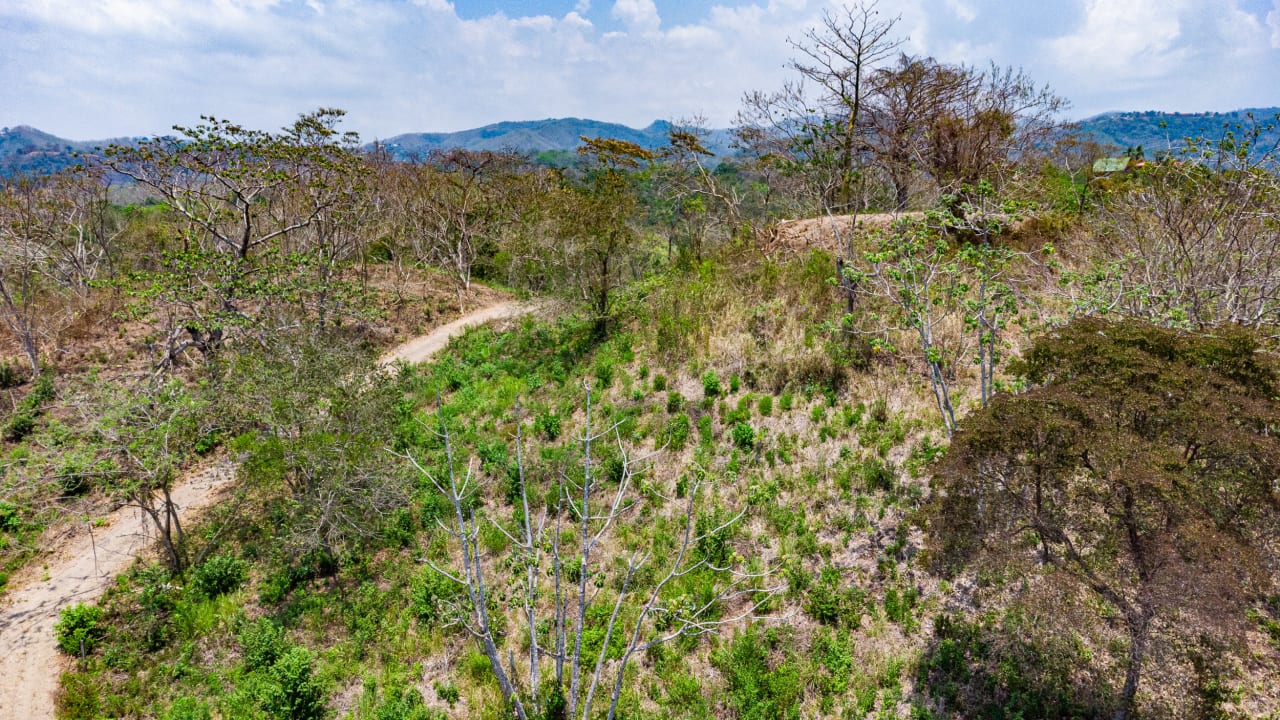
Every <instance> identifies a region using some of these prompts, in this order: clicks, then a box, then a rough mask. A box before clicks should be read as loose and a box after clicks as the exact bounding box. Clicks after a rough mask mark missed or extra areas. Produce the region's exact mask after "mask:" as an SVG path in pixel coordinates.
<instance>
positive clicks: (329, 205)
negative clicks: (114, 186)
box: [105, 109, 366, 363]
mask: <svg viewBox="0 0 1280 720" xmlns="http://www.w3.org/2000/svg"><path fill="white" fill-rule="evenodd" d="M342 115H343V112H342V111H341V110H333V109H321V110H318V111H316V112H313V113H310V114H306V115H302V116H301V117H300V118H299V119H298V121H297V122H295V123H294V124H293V125H291V126H289V127H287V128H285V129H284V130H283V131H281V132H279V133H270V132H264V131H260V130H252V129H249V128H245V127H243V126H241V125H238V124H235V123H232V122H230V121H227V120H219V119H216V118H212V117H205V118H203V120H204V122H203V123H202V124H199V125H196V126H194V127H191V128H186V127H175V130H177V131H178V132H179V133H180V137H164V138H156V139H150V140H145V141H142V142H140V143H138V144H137V145H134V146H119V145H113V146H110V147H108V148H107V150H106V161H105V162H106V163H107V165H108V166H109V167H110V168H111V169H112V170H113V171H115V172H117V173H120V174H122V175H125V176H126V177H129V178H132V179H133V180H134V181H136V182H137V183H139V184H140V185H142V186H143V187H145V188H147V189H148V190H149V191H151V192H154V193H156V194H157V195H158V196H159V199H160V200H161V201H162V202H164V203H165V204H166V205H167V206H168V208H169V209H170V211H171V213H172V215H173V217H175V218H176V219H177V220H178V222H177V224H176V225H175V226H174V227H173V230H172V233H173V235H172V237H170V238H169V239H168V244H167V246H166V247H167V249H166V250H165V252H164V253H163V254H162V257H161V258H160V261H159V262H158V263H157V264H155V265H153V266H152V267H151V268H149V269H145V270H144V271H142V272H140V273H138V275H137V277H136V278H134V279H135V281H136V284H135V286H134V287H133V290H134V292H135V293H136V294H137V295H138V296H139V297H140V298H141V299H142V300H143V301H144V302H146V303H149V304H150V305H151V308H149V309H154V311H155V315H156V316H157V318H158V319H159V320H160V322H161V325H162V331H163V333H164V335H165V338H164V353H165V356H164V362H165V363H173V362H175V361H177V360H178V359H179V357H180V356H181V355H182V354H183V353H184V352H185V351H187V350H189V349H195V350H197V351H199V352H201V353H202V354H204V355H209V354H210V353H212V352H213V351H214V350H216V349H217V348H218V347H220V346H221V345H222V344H223V343H224V342H225V341H226V340H228V339H229V336H230V335H231V334H234V331H237V330H241V331H253V332H255V333H256V334H258V335H259V336H263V335H267V334H270V333H271V332H274V331H276V330H278V329H279V328H281V327H286V326H288V325H290V324H292V319H294V318H296V317H297V314H298V313H299V312H300V313H301V314H302V316H303V317H304V318H306V319H309V320H315V321H318V322H319V324H320V325H324V324H326V323H327V322H328V321H329V320H330V319H331V314H332V312H333V311H334V310H335V308H337V307H340V306H342V305H343V304H344V303H343V300H345V299H346V298H344V297H343V296H344V293H343V292H340V291H339V288H338V284H339V280H340V277H339V275H338V273H336V272H335V271H336V269H337V267H338V266H339V265H340V263H342V262H343V261H344V260H347V259H349V258H351V257H353V256H355V255H356V254H357V253H356V250H357V249H358V247H357V245H358V243H357V242H356V241H357V240H358V236H357V235H355V234H353V233H349V232H346V229H347V228H348V226H349V223H350V222H353V221H354V220H355V219H356V218H358V217H359V216H360V213H358V212H354V211H353V206H354V205H355V204H357V198H358V197H359V196H360V195H361V189H362V186H363V177H364V175H365V172H366V169H365V166H364V165H363V163H362V162H361V161H360V159H359V157H358V156H357V155H356V148H357V146H358V142H359V138H358V137H357V136H356V135H355V134H354V133H340V132H339V131H338V130H337V123H338V122H339V120H340V119H341V118H342ZM289 316H292V317H289Z"/></svg>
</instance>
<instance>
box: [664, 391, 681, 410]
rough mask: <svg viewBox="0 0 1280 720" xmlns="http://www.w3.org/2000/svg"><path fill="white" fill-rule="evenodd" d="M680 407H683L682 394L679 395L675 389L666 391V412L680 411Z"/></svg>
mask: <svg viewBox="0 0 1280 720" xmlns="http://www.w3.org/2000/svg"><path fill="white" fill-rule="evenodd" d="M682 407H684V396H683V395H681V394H680V393H679V392H677V391H675V390H672V391H671V392H669V393H667V412H668V413H677V412H680V408H682Z"/></svg>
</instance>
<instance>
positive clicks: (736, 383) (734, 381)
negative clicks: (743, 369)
mask: <svg viewBox="0 0 1280 720" xmlns="http://www.w3.org/2000/svg"><path fill="white" fill-rule="evenodd" d="M741 387H742V378H740V377H738V376H737V374H736V373H735V374H733V375H730V376H729V392H730V393H731V394H732V393H736V392H738V390H739V389H740V388H741Z"/></svg>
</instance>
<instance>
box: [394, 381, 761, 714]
mask: <svg viewBox="0 0 1280 720" xmlns="http://www.w3.org/2000/svg"><path fill="white" fill-rule="evenodd" d="M585 407H586V427H585V429H584V431H583V434H582V436H581V437H580V438H579V440H580V441H581V443H582V447H583V459H582V468H583V475H582V480H581V481H580V482H579V481H577V480H574V479H571V478H569V477H568V476H567V475H565V476H564V477H563V478H562V481H561V483H560V484H559V494H558V500H557V502H556V505H555V507H553V508H549V509H547V510H545V511H544V512H543V514H542V515H541V516H540V517H538V518H537V519H536V520H535V519H534V517H533V515H532V514H531V512H530V507H529V500H528V491H527V488H526V485H525V476H524V455H523V450H522V448H521V446H522V438H521V436H520V434H519V433H517V437H516V458H517V467H518V469H519V480H520V499H519V502H520V504H521V509H522V510H523V521H522V523H521V526H520V528H519V529H518V530H517V531H516V532H515V533H514V534H513V533H510V532H508V530H507V529H506V528H505V527H504V526H503V524H502V523H501V522H498V521H497V519H496V518H489V520H490V521H491V522H493V523H494V524H495V526H496V527H498V528H500V529H501V530H502V532H503V533H506V534H507V537H508V538H509V539H510V540H511V542H512V544H513V546H514V547H515V549H516V553H515V557H516V560H517V562H516V565H517V566H518V567H520V568H522V569H523V572H522V573H520V577H519V578H517V581H516V582H517V584H520V585H522V586H523V587H522V588H521V591H520V597H521V607H520V608H519V613H520V614H521V615H522V616H523V617H522V620H523V622H524V623H525V624H526V630H527V632H528V634H529V637H530V638H531V639H530V648H529V656H528V670H527V671H526V672H525V673H524V675H523V677H522V676H521V673H520V671H519V670H518V669H517V667H516V663H515V657H514V653H513V652H512V651H510V650H508V651H507V654H506V657H503V653H502V647H501V644H502V643H501V638H500V637H499V636H498V634H497V632H496V631H495V629H494V623H493V621H492V618H491V616H490V613H491V612H492V611H493V606H492V604H491V602H490V601H491V599H492V598H493V592H494V591H493V587H494V583H493V581H492V578H491V577H490V575H491V571H490V570H489V569H487V568H486V559H485V558H484V557H483V556H482V555H483V554H482V552H481V548H480V543H479V541H478V538H479V532H480V527H481V524H482V523H483V522H484V518H478V517H477V515H476V513H475V511H474V510H473V509H471V508H473V507H474V503H473V502H471V499H472V497H473V496H474V494H475V493H477V492H479V490H480V484H479V483H480V481H479V479H478V477H477V474H476V472H475V471H474V467H473V465H471V464H469V465H468V467H467V471H466V472H465V473H464V474H459V473H456V472H455V470H454V467H455V463H454V448H453V444H452V438H451V435H450V433H449V429H448V427H447V424H446V423H445V420H444V417H443V414H441V416H440V427H439V430H438V432H439V434H440V436H441V438H442V439H443V441H444V445H445V451H446V452H445V455H446V462H447V464H448V468H447V469H446V471H445V472H444V473H439V474H438V473H434V472H432V471H431V470H430V469H428V468H427V467H424V466H423V465H421V464H420V463H418V461H417V460H415V459H414V458H412V457H411V456H410V457H409V460H410V461H411V462H412V463H413V464H414V466H415V467H417V469H418V471H419V472H421V473H422V474H423V475H424V476H425V477H427V478H428V479H429V481H430V482H431V483H432V484H433V485H434V486H435V488H436V489H437V490H438V491H439V492H440V493H441V494H442V495H444V496H445V498H447V499H448V500H449V502H450V504H451V507H452V509H453V517H452V518H451V520H450V522H449V523H448V524H447V525H446V524H445V523H441V526H442V527H443V528H444V529H445V530H446V531H447V532H448V533H449V534H450V535H451V536H452V537H453V538H454V539H455V540H456V541H457V542H458V545H459V547H460V550H461V562H460V565H461V568H460V569H459V568H443V567H440V566H438V565H434V564H433V565H432V567H433V569H434V570H435V571H436V572H439V573H441V574H442V575H444V576H446V577H447V578H449V579H450V580H452V581H453V582H454V583H456V584H457V585H458V586H459V587H460V588H461V589H462V591H463V592H462V594H461V596H460V599H459V600H458V601H456V602H453V603H452V605H451V611H452V612H451V615H452V617H453V619H454V620H455V622H457V624H459V625H460V626H461V627H462V628H463V629H465V630H466V632H467V633H468V634H469V635H470V636H471V637H472V638H474V639H475V640H476V641H477V642H478V643H479V644H480V646H481V649H482V650H483V652H484V653H485V655H486V656H487V657H488V659H489V665H490V667H491V668H492V670H493V673H494V675H495V676H496V677H497V679H498V686H499V688H500V689H501V691H502V695H503V698H504V699H505V700H506V701H507V702H508V703H509V704H510V706H511V708H512V710H513V712H514V713H515V714H516V716H517V717H520V718H522V719H523V718H528V717H530V716H531V715H534V714H536V713H537V712H540V711H541V708H542V707H543V705H544V703H546V702H547V700H548V698H547V697H545V696H543V695H541V694H540V691H541V686H542V683H541V681H540V678H541V677H542V672H543V669H544V668H543V667H542V665H543V663H544V661H551V662H552V663H553V666H554V673H555V682H556V687H558V688H561V690H559V692H565V685H566V681H567V693H566V695H565V696H564V699H565V702H566V710H567V712H566V716H567V717H581V718H583V720H586V719H587V718H590V717H593V715H592V705H593V703H594V701H595V698H596V694H597V691H598V690H600V689H601V686H602V684H603V685H604V687H605V688H606V689H607V691H608V692H609V710H608V713H607V715H606V717H608V718H609V719H610V720H612V718H613V717H614V716H615V713H616V710H617V704H618V699H619V697H620V696H621V694H622V690H623V686H624V682H625V675H626V669H627V666H628V663H630V661H631V660H632V659H633V658H634V656H635V655H636V654H637V653H642V652H644V651H646V650H648V649H649V648H652V647H654V646H656V645H659V644H662V643H666V642H669V641H671V640H674V639H676V638H678V637H681V636H688V635H698V634H703V633H710V632H714V631H716V630H718V629H719V628H720V627H722V626H724V625H726V624H732V623H737V622H741V621H746V620H749V619H751V618H754V617H755V616H756V614H757V612H758V611H759V610H760V608H761V607H762V605H763V604H764V603H765V602H766V601H767V600H768V599H769V598H770V597H771V596H772V595H773V594H774V593H775V592H777V590H778V588H771V587H763V586H762V583H763V581H765V580H766V578H767V576H768V575H769V572H767V571H765V572H746V571H740V570H737V569H735V568H732V567H727V566H726V567H719V566H717V565H715V564H714V563H713V561H712V560H711V559H709V558H708V557H706V556H704V555H701V554H700V553H699V552H698V551H697V548H698V547H699V544H700V542H703V541H705V540H707V539H708V538H709V537H712V536H715V535H717V534H719V533H723V532H726V531H727V530H729V529H730V528H731V527H732V526H733V525H734V524H735V523H737V522H738V520H739V519H740V518H741V513H739V514H738V515H735V516H733V517H730V518H728V519H726V520H723V521H722V522H715V523H712V524H710V526H707V525H703V526H701V527H700V526H699V523H698V522H697V514H696V512H695V511H696V509H697V499H698V498H699V496H700V490H702V481H701V480H700V479H698V478H697V477H695V479H694V480H693V481H692V482H691V484H690V487H689V488H688V489H687V495H686V498H685V500H684V502H683V508H682V510H681V511H680V514H679V517H678V522H679V525H680V532H681V534H680V536H679V538H678V539H677V540H676V545H675V548H674V550H671V551H669V552H668V553H667V557H665V558H658V557H655V555H654V550H653V549H649V550H636V551H634V552H633V553H632V554H631V555H630V556H629V557H627V558H626V559H625V569H624V570H623V571H622V575H621V578H620V582H619V583H615V585H617V586H618V589H617V597H616V598H614V600H613V603H612V608H611V609H610V610H609V616H608V620H607V621H606V623H605V625H604V631H605V638H604V642H603V644H602V646H601V648H600V651H599V652H598V653H597V654H596V655H595V656H594V657H590V656H588V655H587V654H586V653H585V651H584V648H583V637H584V633H585V631H586V630H587V621H588V610H589V609H590V608H591V607H592V606H593V605H594V604H595V603H597V602H598V601H600V600H601V593H602V588H600V587H597V586H595V584H594V583H593V581H592V578H593V577H595V576H597V575H598V573H600V572H601V571H602V566H603V565H604V562H605V560H606V559H608V557H609V556H608V555H606V554H605V550H604V548H603V547H602V545H603V543H604V542H605V539H606V538H607V537H608V536H609V534H610V531H611V530H612V529H613V528H614V527H616V525H617V524H618V522H619V521H620V520H621V519H623V518H624V517H626V516H627V515H629V514H630V513H631V512H632V511H634V510H635V509H636V508H637V506H638V505H639V499H638V498H637V488H636V487H635V486H636V479H637V478H636V476H637V474H638V472H639V471H640V469H641V468H642V467H643V465H644V463H645V460H644V459H640V458H637V459H632V458H629V457H628V456H627V453H626V448H625V447H624V445H623V443H622V441H621V438H620V437H619V435H618V433H617V428H616V426H615V427H610V428H609V429H607V430H605V431H602V432H600V431H595V430H593V428H592V415H591V414H592V410H593V408H592V404H591V394H590V390H589V389H588V390H587V399H586V406H585ZM610 439H611V440H612V442H616V443H617V445H618V450H619V453H620V456H621V458H622V471H621V474H620V476H619V477H618V478H617V486H616V487H612V488H610V487H608V486H607V485H606V483H605V481H604V479H603V478H602V473H601V471H600V470H601V469H600V468H598V467H597V466H596V463H595V459H594V456H593V449H592V448H593V445H594V444H597V443H599V442H601V441H610ZM571 526H576V528H577V539H576V543H575V544H573V545H571V546H567V545H565V544H563V543H562V540H561V530H562V529H566V528H567V527H571ZM548 564H549V565H550V567H549V568H548V567H547V566H548ZM571 567H572V570H571ZM651 567H652V568H656V569H657V570H656V572H655V574H654V575H653V576H652V577H653V578H655V579H654V580H653V582H652V584H651V585H650V586H649V587H647V588H645V587H644V583H643V582H641V580H640V578H639V574H640V573H641V571H642V570H648V569H649V568H651ZM700 571H713V572H716V573H719V574H722V575H723V576H724V577H726V578H727V579H726V580H725V581H724V582H723V583H721V584H720V585H718V586H717V587H716V588H715V591H714V593H713V596H712V597H711V599H710V600H707V601H705V602H692V603H680V602H672V601H670V600H669V599H667V598H664V597H663V591H664V589H666V588H668V587H669V586H670V585H671V584H672V583H674V582H677V581H678V580H679V579H680V578H682V577H685V576H688V575H690V574H692V573H696V572H700ZM544 575H549V577H550V578H551V588H550V600H551V603H550V604H551V608H550V609H549V610H548V609H547V608H545V607H542V606H540V605H539V604H538V603H537V599H538V598H540V597H544V596H546V594H547V593H545V592H544V587H543V584H544V582H545V581H544V580H543V577H544ZM572 575H576V578H574V577H571V576H572ZM629 602H635V603H637V604H638V608H639V610H638V614H636V616H635V617H634V619H627V620H624V619H623V617H624V613H623V610H624V607H626V606H627V604H628V603H629ZM729 603H736V604H737V605H738V609H737V610H736V611H735V612H734V613H732V614H731V615H730V616H729V617H719V615H718V613H717V612H716V611H717V610H718V609H719V608H720V606H722V605H724V604H729ZM497 611H498V612H506V609H505V608H502V607H500V606H498V608H497ZM548 612H549V614H550V617H549V618H546V619H547V620H549V624H550V626H551V629H552V635H553V638H554V639H553V641H552V643H551V644H552V646H551V647H544V646H542V645H540V644H539V641H538V639H537V638H538V625H539V622H540V620H539V617H540V614H541V615H543V616H544V617H545V614H546V613H548ZM615 635H618V636H620V637H622V638H623V639H624V641H625V642H624V643H623V646H622V647H623V650H622V653H621V657H620V658H618V659H617V660H615V661H613V662H610V661H609V659H608V658H607V655H608V651H609V648H610V641H611V639H612V638H613V637H614V636H615ZM526 703H528V706H526Z"/></svg>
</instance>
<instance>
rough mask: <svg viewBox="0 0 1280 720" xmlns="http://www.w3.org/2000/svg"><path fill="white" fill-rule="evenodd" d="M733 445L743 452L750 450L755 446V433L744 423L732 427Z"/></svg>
mask: <svg viewBox="0 0 1280 720" xmlns="http://www.w3.org/2000/svg"><path fill="white" fill-rule="evenodd" d="M733 444H734V445H736V446H737V447H739V448H742V449H743V450H750V449H751V448H753V447H755V444H756V431H755V430H754V429H753V428H752V427H751V426H750V425H748V424H746V423H744V422H740V423H738V424H737V425H734V426H733Z"/></svg>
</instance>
